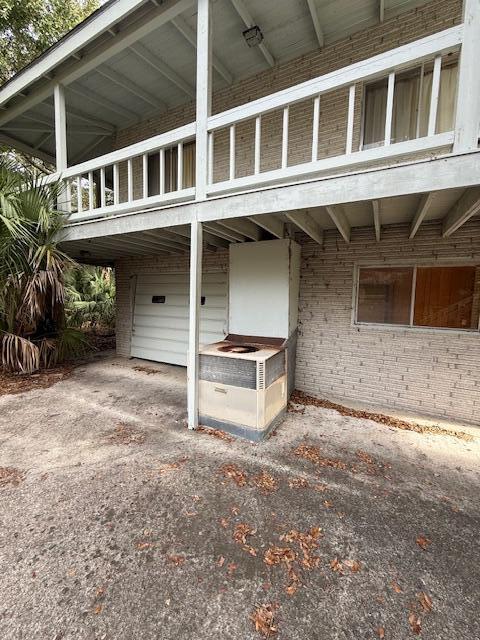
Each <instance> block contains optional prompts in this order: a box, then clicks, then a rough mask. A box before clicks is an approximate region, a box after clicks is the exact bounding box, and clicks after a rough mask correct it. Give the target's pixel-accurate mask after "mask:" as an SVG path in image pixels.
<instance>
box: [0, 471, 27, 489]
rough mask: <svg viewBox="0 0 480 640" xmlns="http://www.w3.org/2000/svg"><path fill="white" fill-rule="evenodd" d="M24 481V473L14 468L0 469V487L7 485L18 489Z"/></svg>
mask: <svg viewBox="0 0 480 640" xmlns="http://www.w3.org/2000/svg"><path fill="white" fill-rule="evenodd" d="M24 479H25V471H21V470H20V469H16V468H15V467H0V487H6V486H7V485H12V487H18V485H19V484H20V483H21V482H23V480H24Z"/></svg>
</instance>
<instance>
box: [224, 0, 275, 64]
mask: <svg viewBox="0 0 480 640" xmlns="http://www.w3.org/2000/svg"><path fill="white" fill-rule="evenodd" d="M231 3H232V4H233V6H234V7H235V10H236V12H237V13H238V15H239V16H240V18H241V19H242V20H243V23H244V24H245V26H246V27H247V29H249V28H250V27H254V26H256V24H257V23H256V22H255V20H254V19H253V17H252V15H251V14H250V12H249V10H248V9H247V7H246V6H245V3H244V2H243V0H231ZM258 48H259V49H260V51H261V52H262V55H263V57H264V58H265V60H266V61H267V64H268V66H269V67H274V66H275V58H274V57H273V56H272V54H271V53H270V51H269V50H268V49H267V46H266V44H265V42H262V43H261V44H259V45H258Z"/></svg>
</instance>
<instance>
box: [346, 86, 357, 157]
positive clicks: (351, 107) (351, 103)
mask: <svg viewBox="0 0 480 640" xmlns="http://www.w3.org/2000/svg"><path fill="white" fill-rule="evenodd" d="M354 118H355V85H354V84H352V85H350V89H349V92H348V116H347V142H346V145H345V153H347V154H350V153H352V151H353V122H354Z"/></svg>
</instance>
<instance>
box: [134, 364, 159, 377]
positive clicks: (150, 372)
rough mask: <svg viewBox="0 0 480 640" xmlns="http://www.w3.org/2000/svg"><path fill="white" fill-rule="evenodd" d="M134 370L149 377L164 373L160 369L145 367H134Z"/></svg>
mask: <svg viewBox="0 0 480 640" xmlns="http://www.w3.org/2000/svg"><path fill="white" fill-rule="evenodd" d="M133 370H134V371H138V372H139V373H146V374H147V376H154V375H157V374H159V373H162V372H161V371H160V370H159V369H154V368H153V367H144V366H140V365H139V366H137V367H133Z"/></svg>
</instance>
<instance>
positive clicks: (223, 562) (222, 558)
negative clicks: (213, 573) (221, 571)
mask: <svg viewBox="0 0 480 640" xmlns="http://www.w3.org/2000/svg"><path fill="white" fill-rule="evenodd" d="M217 564H218V566H219V567H223V565H224V564H225V558H224V557H223V556H220V558H219V559H218V562H217Z"/></svg>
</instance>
